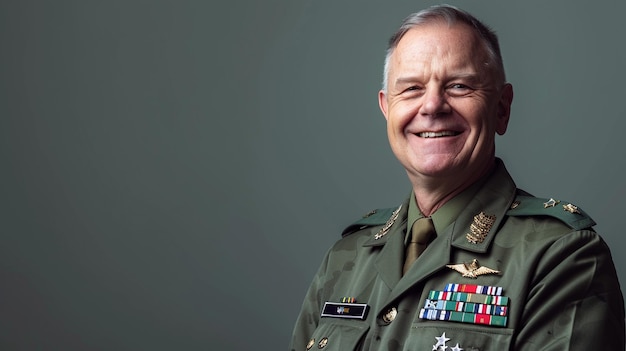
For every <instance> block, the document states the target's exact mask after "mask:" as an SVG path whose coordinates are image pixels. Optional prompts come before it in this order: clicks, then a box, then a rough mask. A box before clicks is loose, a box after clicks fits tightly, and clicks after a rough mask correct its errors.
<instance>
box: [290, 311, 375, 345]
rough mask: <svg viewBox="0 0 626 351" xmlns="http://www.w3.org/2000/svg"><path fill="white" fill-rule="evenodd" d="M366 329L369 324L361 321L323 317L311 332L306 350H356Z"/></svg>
mask: <svg viewBox="0 0 626 351" xmlns="http://www.w3.org/2000/svg"><path fill="white" fill-rule="evenodd" d="M368 330H369V326H368V325H367V324H365V323H363V322H357V321H347V322H346V321H343V320H338V319H334V318H328V319H326V318H323V319H322V322H321V323H320V324H319V325H318V326H317V329H315V331H314V332H313V335H312V336H311V340H310V341H309V344H308V345H307V348H306V350H311V351H312V350H317V351H319V350H323V351H335V350H337V351H339V350H341V351H350V350H358V348H359V345H360V343H361V342H362V340H363V336H364V335H365V334H366V333H367V331H368ZM302 351H305V350H302Z"/></svg>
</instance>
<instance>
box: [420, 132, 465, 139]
mask: <svg viewBox="0 0 626 351" xmlns="http://www.w3.org/2000/svg"><path fill="white" fill-rule="evenodd" d="M456 134H457V133H455V132H451V131H445V132H422V133H418V134H417V135H418V136H420V137H422V138H438V137H443V136H454V135H456Z"/></svg>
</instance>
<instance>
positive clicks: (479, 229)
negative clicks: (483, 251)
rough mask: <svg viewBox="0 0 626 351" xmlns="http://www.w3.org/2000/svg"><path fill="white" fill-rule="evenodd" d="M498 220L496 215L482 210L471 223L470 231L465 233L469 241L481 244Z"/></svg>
mask: <svg viewBox="0 0 626 351" xmlns="http://www.w3.org/2000/svg"><path fill="white" fill-rule="evenodd" d="M495 222H496V216H494V215H488V214H486V213H485V212H480V213H479V214H477V215H476V216H474V222H472V224H471V225H470V232H469V233H467V234H465V237H466V238H467V241H469V242H470V243H472V244H480V243H482V242H483V241H485V238H486V237H487V235H488V234H489V231H490V230H491V227H492V226H493V224H494V223H495Z"/></svg>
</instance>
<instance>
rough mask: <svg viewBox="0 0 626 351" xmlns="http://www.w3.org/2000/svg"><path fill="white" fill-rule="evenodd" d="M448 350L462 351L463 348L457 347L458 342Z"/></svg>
mask: <svg viewBox="0 0 626 351" xmlns="http://www.w3.org/2000/svg"><path fill="white" fill-rule="evenodd" d="M450 350H451V351H463V349H462V348H460V347H459V343H457V344H456V346H455V347H453V348H451V349H450Z"/></svg>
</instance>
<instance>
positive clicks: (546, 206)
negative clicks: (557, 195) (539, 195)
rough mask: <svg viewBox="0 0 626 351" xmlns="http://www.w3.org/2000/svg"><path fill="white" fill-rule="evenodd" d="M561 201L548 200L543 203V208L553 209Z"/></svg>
mask: <svg viewBox="0 0 626 351" xmlns="http://www.w3.org/2000/svg"><path fill="white" fill-rule="evenodd" d="M560 202H561V201H559V200H555V199H553V198H550V200H548V202H544V203H543V208H548V207H554V206H556V205H558V204H559V203H560Z"/></svg>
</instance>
